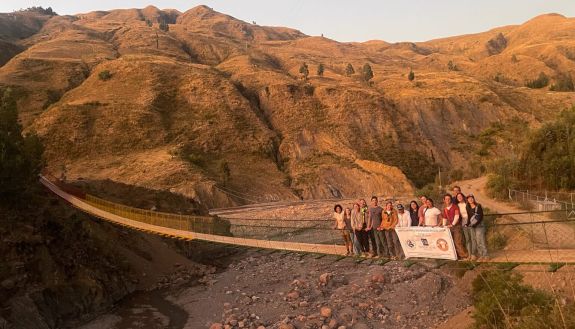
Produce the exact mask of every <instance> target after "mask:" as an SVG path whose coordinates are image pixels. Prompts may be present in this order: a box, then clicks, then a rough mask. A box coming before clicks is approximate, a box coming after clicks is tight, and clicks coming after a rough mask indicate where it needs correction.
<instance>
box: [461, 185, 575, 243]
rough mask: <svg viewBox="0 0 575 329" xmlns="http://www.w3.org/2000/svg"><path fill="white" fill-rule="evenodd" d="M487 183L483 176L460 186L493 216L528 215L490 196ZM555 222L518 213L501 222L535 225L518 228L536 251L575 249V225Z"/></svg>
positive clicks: (542, 215)
mask: <svg viewBox="0 0 575 329" xmlns="http://www.w3.org/2000/svg"><path fill="white" fill-rule="evenodd" d="M486 183H487V177H480V178H476V179H471V180H466V181H461V182H459V183H458V184H459V186H461V189H462V191H463V192H464V193H465V194H470V193H473V195H475V198H476V200H477V202H479V203H481V204H482V205H483V207H487V208H489V212H490V213H502V214H504V213H522V212H523V213H524V212H526V211H525V210H522V209H520V208H518V207H516V206H514V205H512V204H510V203H506V202H503V201H499V200H495V199H492V198H490V197H488V196H487V193H486V189H485V185H486ZM552 221H553V219H552V218H550V217H548V216H547V215H546V214H541V213H539V214H537V213H531V214H515V215H511V216H503V217H500V218H499V219H498V220H497V222H499V223H513V222H516V223H534V224H526V225H521V226H520V227H519V226H516V227H517V228H518V229H519V228H520V229H521V230H522V231H524V232H525V233H527V236H528V237H529V238H530V239H531V241H532V243H533V249H574V248H575V225H571V224H567V223H557V222H552ZM514 227H515V226H514ZM574 252H575V251H574Z"/></svg>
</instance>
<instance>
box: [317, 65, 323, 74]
mask: <svg viewBox="0 0 575 329" xmlns="http://www.w3.org/2000/svg"><path fill="white" fill-rule="evenodd" d="M323 71H324V67H323V63H319V65H318V66H317V75H319V76H320V77H321V76H323Z"/></svg>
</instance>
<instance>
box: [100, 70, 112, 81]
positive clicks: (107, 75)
mask: <svg viewBox="0 0 575 329" xmlns="http://www.w3.org/2000/svg"><path fill="white" fill-rule="evenodd" d="M98 78H100V80H102V81H107V80H110V79H111V78H112V73H110V71H108V70H104V71H101V72H100V73H98Z"/></svg>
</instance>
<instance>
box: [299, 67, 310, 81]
mask: <svg viewBox="0 0 575 329" xmlns="http://www.w3.org/2000/svg"><path fill="white" fill-rule="evenodd" d="M299 73H300V74H301V75H302V76H303V78H304V80H307V77H308V75H309V68H308V67H307V64H306V63H303V64H302V65H301V66H300V68H299Z"/></svg>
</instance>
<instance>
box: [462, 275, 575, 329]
mask: <svg viewBox="0 0 575 329" xmlns="http://www.w3.org/2000/svg"><path fill="white" fill-rule="evenodd" d="M472 286H473V306H474V307H475V310H474V312H473V314H472V317H473V319H474V320H475V325H474V327H475V328H492V329H508V328H533V329H535V328H573V327H574V326H575V306H574V305H573V303H568V304H566V305H560V304H559V303H557V302H556V300H555V299H554V297H553V296H552V295H550V294H548V293H546V292H543V291H540V290H537V289H534V288H533V287H531V286H528V285H525V284H523V277H522V276H521V275H520V274H518V273H515V272H512V271H501V270H493V271H487V272H482V273H480V275H479V276H478V277H477V278H476V279H475V280H474V281H473V284H472Z"/></svg>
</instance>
